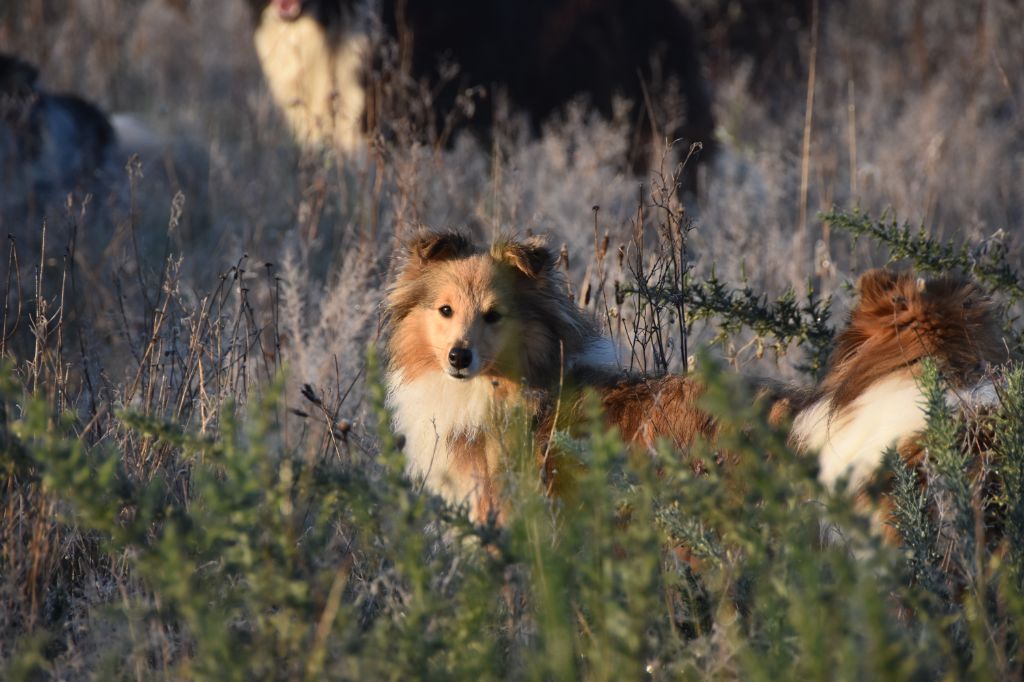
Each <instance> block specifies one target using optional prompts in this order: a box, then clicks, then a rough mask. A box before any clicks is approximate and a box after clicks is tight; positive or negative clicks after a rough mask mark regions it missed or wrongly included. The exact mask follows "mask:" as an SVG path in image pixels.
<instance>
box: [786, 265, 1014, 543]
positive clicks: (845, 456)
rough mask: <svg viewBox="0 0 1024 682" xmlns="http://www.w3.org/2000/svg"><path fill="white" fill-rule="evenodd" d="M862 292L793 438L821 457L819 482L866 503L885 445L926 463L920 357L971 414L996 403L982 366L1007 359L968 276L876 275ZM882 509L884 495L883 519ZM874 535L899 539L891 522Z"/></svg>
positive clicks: (986, 305) (987, 304) (914, 462)
mask: <svg viewBox="0 0 1024 682" xmlns="http://www.w3.org/2000/svg"><path fill="white" fill-rule="evenodd" d="M858 289H859V293H860V300H859V301H858V303H857V305H856V307H855V308H854V309H853V310H852V311H851V313H850V318H849V322H848V324H847V326H846V327H845V328H844V329H843V330H842V331H841V332H840V333H839V335H838V337H837V338H836V345H835V348H834V350H833V352H832V355H831V359H830V361H829V366H828V370H827V372H826V375H825V378H824V380H823V381H822V382H821V383H820V385H819V386H818V387H817V388H816V389H814V391H813V392H812V393H811V395H810V397H809V398H808V399H806V400H805V401H804V403H803V405H804V407H803V409H800V410H799V411H798V413H797V414H796V417H795V419H794V421H793V427H792V432H791V440H792V442H793V443H794V445H795V446H796V447H798V448H799V449H801V450H805V451H811V452H816V453H818V458H819V464H820V466H819V479H820V480H821V481H822V482H823V483H825V484H826V485H828V486H835V485H836V484H837V483H838V482H839V481H840V480H841V479H845V480H846V482H847V489H848V490H849V491H851V492H853V493H854V494H858V495H860V496H861V497H862V499H863V498H864V494H865V490H866V489H867V487H868V486H869V484H871V483H872V482H873V481H874V479H875V478H876V474H877V472H878V471H879V469H880V467H881V464H882V460H883V457H884V454H885V452H886V450H887V449H888V448H890V447H895V448H896V449H897V452H898V453H899V454H900V456H901V458H902V459H903V460H904V461H905V462H906V463H907V464H909V465H911V466H914V467H915V468H919V467H922V466H923V465H924V460H925V458H926V457H927V453H926V452H925V450H924V449H923V447H922V445H921V443H920V436H921V434H922V432H923V431H924V429H925V427H926V425H927V424H926V414H925V404H926V400H925V396H924V393H923V390H922V388H921V386H920V383H919V379H920V374H921V368H922V364H921V361H922V360H923V359H925V358H932V359H933V360H934V361H935V362H936V363H937V365H938V368H939V370H940V372H941V373H942V375H943V378H944V380H945V381H946V383H947V385H948V389H947V396H946V403H947V404H948V405H949V406H950V407H952V408H954V409H958V410H961V411H963V412H964V413H965V414H966V415H967V416H968V417H970V416H972V415H974V414H976V413H977V412H978V411H979V410H982V411H983V410H985V409H988V408H989V407H990V406H992V405H993V404H995V403H996V402H997V400H998V397H997V394H996V390H995V386H994V385H993V383H992V381H991V379H990V378H989V376H990V375H988V374H987V370H988V368H989V367H991V366H993V365H996V364H998V363H1000V362H1005V361H1006V359H1007V351H1006V348H1005V346H1004V344H1003V342H1002V339H1001V334H1000V329H999V325H998V322H997V319H996V316H995V313H994V309H993V304H992V302H991V300H990V299H989V297H988V296H987V295H986V294H985V293H984V292H983V291H982V290H981V289H980V288H979V287H978V286H977V285H976V284H975V283H973V282H971V281H969V280H967V279H963V278H957V277H942V278H938V279H932V280H927V281H926V280H923V279H917V278H915V277H914V275H913V274H911V273H894V272H890V271H888V270H872V271H869V272H867V273H865V274H864V275H863V276H862V277H861V278H860V281H859V283H858ZM974 468H975V469H976V468H977V467H974ZM918 471H919V476H918V478H919V480H920V481H922V482H925V481H927V475H925V472H924V471H922V470H921V469H918ZM883 487H884V486H883ZM887 506H888V500H887V499H886V498H883V499H882V507H883V508H882V510H881V511H882V513H883V515H884V513H885V507H887ZM879 520H881V521H884V520H886V519H884V516H883V518H882V519H879ZM880 530H882V532H883V533H884V534H885V535H886V536H887V537H888V538H889V539H890V540H893V541H894V540H895V539H896V537H895V534H894V531H893V530H892V528H891V527H890V526H889V525H888V524H885V525H883V527H882V528H881V529H880Z"/></svg>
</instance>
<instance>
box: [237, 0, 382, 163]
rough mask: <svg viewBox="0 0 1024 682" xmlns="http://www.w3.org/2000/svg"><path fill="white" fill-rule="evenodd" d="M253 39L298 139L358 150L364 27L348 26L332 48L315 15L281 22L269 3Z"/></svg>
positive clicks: (362, 105) (362, 103)
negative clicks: (335, 47)
mask: <svg viewBox="0 0 1024 682" xmlns="http://www.w3.org/2000/svg"><path fill="white" fill-rule="evenodd" d="M347 23H349V24H355V23H357V22H355V21H354V20H352V19H348V21H347ZM255 42H256V53H257V55H259V59H260V65H261V66H262V68H263V73H264V75H265V76H266V79H267V85H268V87H269V88H270V92H271V94H272V95H273V97H274V100H275V101H276V102H277V103H278V105H279V106H280V107H281V109H282V110H283V112H284V115H285V118H286V120H287V121H288V125H289V126H290V127H291V128H292V131H293V132H294V133H295V136H296V138H297V139H298V141H299V143H300V144H303V145H312V146H316V145H321V144H323V145H332V146H334V147H335V148H337V149H339V150H341V151H343V152H348V153H351V152H353V151H355V150H357V149H358V148H359V145H360V143H361V141H362V131H361V121H362V116H363V111H364V109H365V106H366V93H365V91H364V89H363V85H362V83H361V82H360V73H361V71H362V68H363V64H364V62H365V58H366V55H367V53H368V47H369V39H368V37H367V35H366V33H365V31H363V30H361V29H359V28H358V27H356V26H350V27H347V28H346V29H345V30H344V31H343V34H342V35H341V36H340V37H339V38H338V46H337V49H333V50H332V46H331V40H330V39H329V37H328V36H327V34H326V33H325V31H324V28H323V27H322V26H321V25H320V24H319V23H318V22H317V21H316V20H315V19H313V18H312V17H310V16H307V15H303V16H300V17H298V18H297V19H294V20H291V21H287V20H283V19H282V18H281V17H280V16H279V13H278V11H277V9H276V8H275V7H274V5H273V4H271V5H268V6H267V8H266V9H265V10H264V11H263V15H262V17H261V19H260V25H259V28H258V29H257V30H256V36H255Z"/></svg>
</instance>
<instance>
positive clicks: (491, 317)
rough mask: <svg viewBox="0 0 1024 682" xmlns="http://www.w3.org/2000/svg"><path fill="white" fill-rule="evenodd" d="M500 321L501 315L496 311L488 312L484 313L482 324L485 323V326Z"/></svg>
mask: <svg viewBox="0 0 1024 682" xmlns="http://www.w3.org/2000/svg"><path fill="white" fill-rule="evenodd" d="M500 319H501V313H499V312H498V311H497V310H488V311H487V312H486V313H484V322H486V323H487V324H494V323H495V322H497V321H498V320H500Z"/></svg>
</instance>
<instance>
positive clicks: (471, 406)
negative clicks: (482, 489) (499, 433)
mask: <svg viewBox="0 0 1024 682" xmlns="http://www.w3.org/2000/svg"><path fill="white" fill-rule="evenodd" d="M388 406H389V407H390V408H391V409H392V411H393V413H394V425H395V431H397V432H398V433H400V434H402V435H403V436H404V437H405V455H406V463H407V470H408V472H409V475H410V476H411V477H412V478H414V479H422V480H423V481H425V482H426V485H427V487H428V488H430V489H431V490H434V491H435V492H439V493H441V494H442V495H443V496H444V497H446V498H448V499H449V500H450V501H454V502H462V501H463V500H458V499H453V495H454V494H455V487H454V486H453V483H454V482H453V481H452V480H451V477H450V476H449V467H450V466H451V464H452V451H451V447H450V443H451V442H452V440H453V439H455V438H459V437H466V438H469V439H472V438H474V437H476V436H478V435H480V434H482V433H485V432H486V431H487V429H489V428H490V427H491V424H492V423H493V421H494V416H495V414H496V410H497V408H498V405H497V401H496V399H495V388H494V386H493V385H492V383H491V381H490V380H489V379H486V378H484V377H476V378H473V379H468V380H465V381H459V380H457V379H453V378H451V377H448V376H445V375H444V374H442V373H440V372H431V373H429V374H426V375H424V376H422V377H420V378H418V379H415V380H413V381H409V382H406V381H404V380H403V377H402V374H401V372H392V373H391V374H390V375H389V376H388Z"/></svg>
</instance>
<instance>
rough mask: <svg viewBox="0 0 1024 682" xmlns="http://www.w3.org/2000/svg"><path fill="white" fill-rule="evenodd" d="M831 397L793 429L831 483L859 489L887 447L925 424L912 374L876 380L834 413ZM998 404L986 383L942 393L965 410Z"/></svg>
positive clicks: (952, 405)
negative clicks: (844, 480) (843, 481)
mask: <svg viewBox="0 0 1024 682" xmlns="http://www.w3.org/2000/svg"><path fill="white" fill-rule="evenodd" d="M830 398H831V396H826V397H824V398H822V399H821V400H819V401H818V402H816V403H814V404H813V405H812V406H811V407H809V408H808V409H806V410H804V411H803V412H801V413H800V414H799V415H797V417H796V419H795V420H794V422H793V431H792V439H793V441H794V443H795V444H796V445H797V446H798V447H799V448H800V449H802V450H812V451H817V452H818V462H819V473H818V478H819V479H820V480H821V482H822V483H824V484H825V485H828V486H830V487H832V486H835V484H836V482H838V481H839V479H841V478H843V477H846V478H847V480H848V481H849V488H850V490H854V491H856V490H860V489H861V488H862V487H863V486H864V484H865V483H866V482H867V481H868V479H869V478H870V477H871V475H872V474H874V472H875V471H876V470H877V469H878V467H879V466H881V464H882V458H883V457H884V455H885V451H886V450H887V449H888V448H890V447H893V446H897V447H898V446H900V445H902V444H904V443H905V442H906V441H907V440H909V439H911V438H913V437H915V436H917V435H918V434H920V433H921V432H922V431H924V430H925V428H926V427H927V426H928V419H927V415H926V413H925V406H926V403H927V400H926V398H925V395H924V393H923V392H922V390H921V387H920V386H919V385H918V383H917V379H916V378H915V377H913V376H912V375H910V374H898V375H893V376H890V377H887V378H885V379H883V380H881V381H878V382H875V383H874V384H872V385H871V386H870V387H869V388H868V389H867V390H866V391H864V393H862V394H861V395H860V396H858V397H857V399H856V400H854V401H853V403H851V404H850V405H848V406H847V407H845V408H843V409H842V410H839V411H838V412H834V413H833V412H831V411H830V409H829V407H830V405H829V400H830ZM997 402H998V396H997V394H996V391H995V388H994V386H993V385H992V383H991V382H989V381H985V382H982V383H979V384H977V385H975V386H973V387H967V388H963V389H958V390H949V391H947V393H946V405H947V406H948V407H950V408H951V409H957V410H962V411H965V412H968V413H969V412H970V411H972V410H977V409H978V408H981V407H986V406H991V405H994V404H996V403H997Z"/></svg>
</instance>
